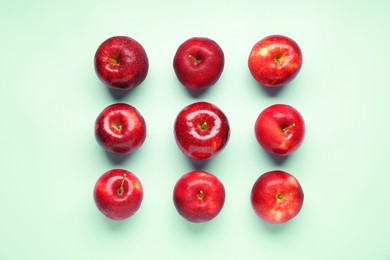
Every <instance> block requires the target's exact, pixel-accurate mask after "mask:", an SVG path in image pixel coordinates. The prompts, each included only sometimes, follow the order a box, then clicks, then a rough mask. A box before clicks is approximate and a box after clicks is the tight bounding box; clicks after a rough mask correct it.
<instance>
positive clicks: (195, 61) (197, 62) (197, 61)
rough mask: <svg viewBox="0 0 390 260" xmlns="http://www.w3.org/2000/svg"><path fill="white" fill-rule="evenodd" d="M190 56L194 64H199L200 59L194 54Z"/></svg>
mask: <svg viewBox="0 0 390 260" xmlns="http://www.w3.org/2000/svg"><path fill="white" fill-rule="evenodd" d="M188 58H190V59H191V60H192V61H193V62H194V65H198V64H199V63H200V61H201V60H200V59H198V58H197V57H195V56H192V55H189V56H188Z"/></svg>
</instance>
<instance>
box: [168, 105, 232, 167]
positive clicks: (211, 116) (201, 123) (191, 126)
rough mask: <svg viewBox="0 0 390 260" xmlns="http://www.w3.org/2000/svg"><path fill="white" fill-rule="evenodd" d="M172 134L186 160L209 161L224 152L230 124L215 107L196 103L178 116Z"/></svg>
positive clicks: (184, 109)
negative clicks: (186, 157) (187, 158)
mask: <svg viewBox="0 0 390 260" xmlns="http://www.w3.org/2000/svg"><path fill="white" fill-rule="evenodd" d="M174 135H175V139H176V143H177V145H178V147H179V148H180V150H181V151H182V152H183V153H184V154H185V155H186V156H188V157H189V158H192V159H197V160H207V159H211V158H212V157H214V156H216V155H217V154H218V153H219V152H221V151H222V150H223V148H224V147H225V146H226V143H227V142H228V140H229V137H230V127H229V121H228V119H227V117H226V116H225V114H224V113H223V112H222V111H221V109H219V108H218V107H217V106H215V105H214V104H211V103H209V102H196V103H193V104H190V105H188V106H187V107H185V108H183V109H182V110H181V111H180V113H179V114H178V115H177V117H176V120H175V125H174Z"/></svg>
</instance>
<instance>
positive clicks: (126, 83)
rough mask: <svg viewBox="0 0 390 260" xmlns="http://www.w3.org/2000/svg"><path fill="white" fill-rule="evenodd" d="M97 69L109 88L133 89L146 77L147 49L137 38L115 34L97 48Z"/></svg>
mask: <svg viewBox="0 0 390 260" xmlns="http://www.w3.org/2000/svg"><path fill="white" fill-rule="evenodd" d="M94 64H95V71H96V74H97V76H98V78H99V79H100V80H101V81H102V82H103V83H104V84H105V85H106V86H107V87H109V88H113V89H122V90H131V89H134V88H135V87H137V86H138V85H140V84H141V83H142V82H143V81H144V80H145V78H146V75H147V74H148V69H149V61H148V57H147V55H146V52H145V49H144V48H143V47H142V45H141V44H140V43H139V42H137V41H136V40H135V39H133V38H130V37H127V36H114V37H111V38H108V39H107V40H105V41H104V42H103V43H102V44H101V45H100V46H99V47H98V49H97V50H96V53H95V58H94Z"/></svg>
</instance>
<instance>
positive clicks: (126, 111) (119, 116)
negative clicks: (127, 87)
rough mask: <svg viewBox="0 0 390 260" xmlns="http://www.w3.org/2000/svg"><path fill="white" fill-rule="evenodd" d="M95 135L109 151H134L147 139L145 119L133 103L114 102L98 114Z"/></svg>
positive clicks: (125, 152)
mask: <svg viewBox="0 0 390 260" xmlns="http://www.w3.org/2000/svg"><path fill="white" fill-rule="evenodd" d="M95 137H96V140H97V141H98V143H99V144H100V145H101V146H102V147H103V148H104V149H105V150H106V151H108V152H112V153H119V154H128V153H132V152H134V151H136V150H138V149H139V148H140V147H141V145H142V144H143V143H144V141H145V138H146V124H145V120H144V118H143V117H142V115H141V114H140V113H139V112H138V110H137V109H136V108H135V107H133V106H131V105H128V104H125V103H116V104H112V105H110V106H108V107H106V108H105V109H103V111H102V112H101V113H100V114H99V115H98V117H97V119H96V121H95Z"/></svg>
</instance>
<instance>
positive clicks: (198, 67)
mask: <svg viewBox="0 0 390 260" xmlns="http://www.w3.org/2000/svg"><path fill="white" fill-rule="evenodd" d="M224 64H225V58H224V53H223V51H222V49H221V47H220V46H219V45H218V44H217V43H216V42H215V41H214V40H212V39H209V38H204V37H194V38H190V39H188V40H186V41H185V42H183V43H182V44H181V45H180V46H179V47H178V49H177V51H176V53H175V56H174V58H173V69H174V71H175V74H176V76H177V79H178V80H179V81H180V82H181V83H182V84H183V85H184V86H185V87H187V88H190V89H205V88H209V87H211V86H212V85H214V84H215V83H216V82H217V80H218V79H219V78H220V76H221V74H222V71H223V68H224ZM301 66H302V52H301V50H300V48H299V46H298V44H297V43H296V42H295V41H294V40H292V39H291V38H289V37H286V36H283V35H270V36H267V37H265V38H263V39H261V40H260V41H258V42H257V43H256V44H255V45H254V46H253V48H252V50H251V52H250V54H249V58H248V67H249V70H250V72H251V74H252V76H253V77H254V79H255V80H256V81H258V82H259V83H260V84H261V85H263V86H266V87H278V86H282V85H285V84H287V83H288V82H290V81H291V80H292V79H294V78H295V76H296V75H297V74H298V72H299V70H300V68H301ZM148 70H149V60H148V56H147V54H146V51H145V49H144V48H143V47H142V45H141V44H140V43H139V42H137V41H136V40H134V39H133V38H130V37H127V36H114V37H111V38H109V39H107V40H105V41H104V42H103V43H102V44H101V45H100V46H99V48H98V49H97V51H96V53H95V71H96V73H97V75H98V77H99V78H100V80H101V81H102V82H103V83H104V84H105V85H106V86H108V87H110V88H114V89H127V90H131V89H133V88H135V87H137V86H138V85H140V84H141V83H142V82H143V81H144V80H145V78H146V76H147V74H148Z"/></svg>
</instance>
